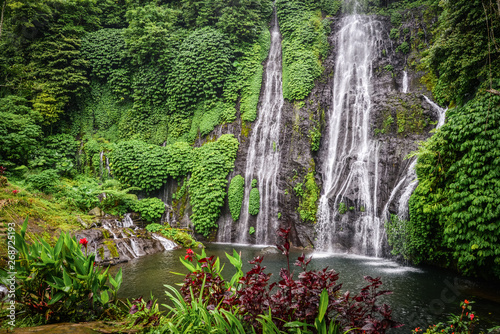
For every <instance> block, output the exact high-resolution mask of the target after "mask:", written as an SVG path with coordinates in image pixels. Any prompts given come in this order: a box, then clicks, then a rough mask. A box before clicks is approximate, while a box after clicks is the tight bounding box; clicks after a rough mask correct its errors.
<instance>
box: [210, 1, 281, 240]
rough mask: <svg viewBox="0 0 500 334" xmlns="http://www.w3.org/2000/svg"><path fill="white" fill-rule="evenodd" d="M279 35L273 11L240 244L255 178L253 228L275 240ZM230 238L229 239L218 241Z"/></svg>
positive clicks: (250, 153)
mask: <svg viewBox="0 0 500 334" xmlns="http://www.w3.org/2000/svg"><path fill="white" fill-rule="evenodd" d="M281 68H282V67H281V34H280V31H279V26H278V18H277V15H276V10H275V12H274V16H273V20H272V23H271V47H270V50H269V57H268V60H267V67H266V74H265V79H264V89H263V94H262V96H261V101H260V104H259V105H260V108H259V111H258V118H257V121H256V122H255V124H254V126H253V129H252V133H251V136H250V144H249V148H248V154H247V159H246V169H245V197H244V200H243V205H242V211H241V216H240V221H239V223H238V227H237V229H238V230H237V240H236V242H239V243H249V240H248V239H249V238H248V236H249V234H248V231H249V228H250V214H249V213H248V202H249V197H250V188H251V186H250V185H251V183H252V179H254V178H255V179H257V185H258V188H259V192H260V212H259V214H258V215H257V222H256V227H255V233H256V242H257V243H259V244H272V243H274V240H275V234H276V233H275V231H276V229H277V214H278V191H279V189H278V184H277V178H278V170H279V165H280V145H279V133H280V121H281V113H282V109H283V89H282V81H281ZM219 241H226V242H228V241H231V240H219Z"/></svg>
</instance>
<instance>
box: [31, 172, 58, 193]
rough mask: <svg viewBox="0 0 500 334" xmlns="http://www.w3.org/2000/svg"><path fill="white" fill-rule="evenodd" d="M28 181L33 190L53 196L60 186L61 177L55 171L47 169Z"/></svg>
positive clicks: (33, 175) (32, 176)
mask: <svg viewBox="0 0 500 334" xmlns="http://www.w3.org/2000/svg"><path fill="white" fill-rule="evenodd" d="M26 181H28V182H29V183H30V185H31V187H32V188H33V189H35V190H39V191H42V192H44V193H46V194H51V193H53V192H55V191H56V186H57V185H58V184H59V175H58V174H57V171H56V170H54V169H46V170H44V171H42V172H40V173H38V174H32V175H29V176H28V177H27V178H26Z"/></svg>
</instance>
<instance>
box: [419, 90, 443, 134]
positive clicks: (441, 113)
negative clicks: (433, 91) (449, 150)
mask: <svg viewBox="0 0 500 334" xmlns="http://www.w3.org/2000/svg"><path fill="white" fill-rule="evenodd" d="M422 96H423V97H424V99H425V100H426V101H427V103H429V104H430V105H431V107H432V108H433V109H434V110H436V111H437V113H438V123H437V125H436V129H439V128H440V127H442V126H443V125H444V122H445V118H446V110H448V109H443V108H441V107H440V106H438V105H437V104H436V103H434V102H433V101H432V100H431V99H429V98H428V97H427V96H425V95H422Z"/></svg>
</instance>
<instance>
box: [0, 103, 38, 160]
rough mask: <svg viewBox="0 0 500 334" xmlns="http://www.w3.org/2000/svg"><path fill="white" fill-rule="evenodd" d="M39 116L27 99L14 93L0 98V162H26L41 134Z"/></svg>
mask: <svg viewBox="0 0 500 334" xmlns="http://www.w3.org/2000/svg"><path fill="white" fill-rule="evenodd" d="M40 121H41V117H40V116H39V114H38V113H37V112H35V111H33V110H32V109H31V108H29V107H28V101H27V100H26V99H23V98H21V97H18V96H15V95H9V96H7V97H5V98H1V99H0V142H1V143H2V144H1V145H0V164H1V165H2V166H14V165H22V164H27V162H28V157H29V155H30V153H31V152H32V151H33V150H34V148H35V147H36V144H37V139H38V138H39V137H40V135H41V128H40V126H39V125H38V123H39V122H40Z"/></svg>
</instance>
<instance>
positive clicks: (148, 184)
mask: <svg viewBox="0 0 500 334" xmlns="http://www.w3.org/2000/svg"><path fill="white" fill-rule="evenodd" d="M110 158H111V171H112V173H113V174H114V176H115V177H116V178H117V179H118V180H119V181H120V182H122V183H123V184H128V185H130V186H133V187H139V188H141V189H142V190H144V191H152V190H157V189H160V187H161V186H162V185H163V184H164V183H165V182H166V180H167V178H168V173H167V172H168V167H167V166H168V161H169V160H168V159H169V157H168V152H167V150H166V149H165V147H161V146H157V145H151V144H147V143H145V142H143V141H139V140H131V141H123V142H121V143H118V144H117V145H116V147H115V148H114V149H113V151H112V152H111V155H110Z"/></svg>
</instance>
